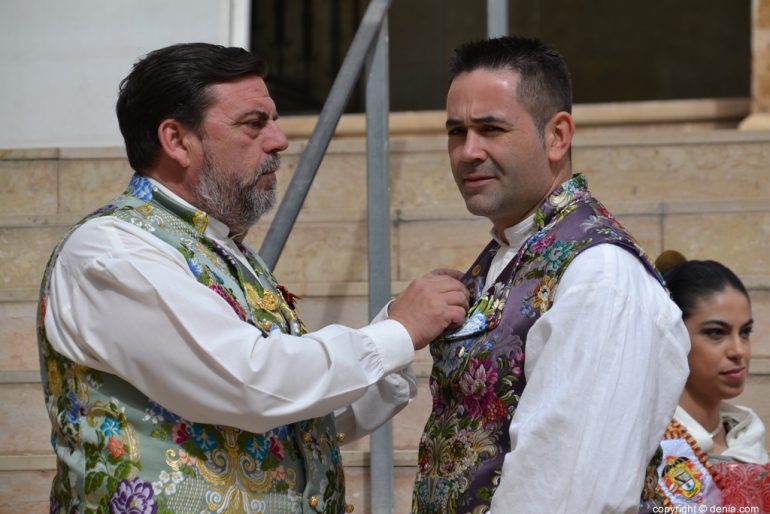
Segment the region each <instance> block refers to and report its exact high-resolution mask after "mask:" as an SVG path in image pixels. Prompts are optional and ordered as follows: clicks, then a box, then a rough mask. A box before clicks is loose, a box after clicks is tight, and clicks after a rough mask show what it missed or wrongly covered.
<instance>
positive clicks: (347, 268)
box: [256, 221, 367, 283]
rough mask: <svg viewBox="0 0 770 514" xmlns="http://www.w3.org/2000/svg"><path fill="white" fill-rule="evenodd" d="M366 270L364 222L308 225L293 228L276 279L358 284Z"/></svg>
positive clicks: (309, 223)
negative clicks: (351, 282)
mask: <svg viewBox="0 0 770 514" xmlns="http://www.w3.org/2000/svg"><path fill="white" fill-rule="evenodd" d="M256 248H259V246H258V245H256ZM366 270H367V262H366V224H365V223H364V222H356V223H353V224H351V223H346V222H344V221H340V222H319V223H313V222H308V223H297V224H296V225H295V226H294V229H293V231H292V234H291V237H290V238H289V241H288V242H287V244H286V247H285V248H284V251H283V254H282V255H281V258H280V260H279V262H278V265H277V266H276V276H278V277H279V278H280V280H281V282H286V283H288V282H320V281H323V282H327V281H328V282H349V281H353V282H360V281H365V280H366V276H367V275H366V273H367V271H366Z"/></svg>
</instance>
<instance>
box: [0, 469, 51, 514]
mask: <svg viewBox="0 0 770 514" xmlns="http://www.w3.org/2000/svg"><path fill="white" fill-rule="evenodd" d="M53 476H54V471H53V470H46V471H0V514H47V513H48V512H50V509H49V504H48V497H49V495H50V491H51V481H52V480H53Z"/></svg>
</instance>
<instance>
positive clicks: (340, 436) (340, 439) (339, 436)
mask: <svg viewBox="0 0 770 514" xmlns="http://www.w3.org/2000/svg"><path fill="white" fill-rule="evenodd" d="M337 442H338V443H340V444H342V443H344V442H345V434H343V433H342V432H340V433H339V434H337Z"/></svg>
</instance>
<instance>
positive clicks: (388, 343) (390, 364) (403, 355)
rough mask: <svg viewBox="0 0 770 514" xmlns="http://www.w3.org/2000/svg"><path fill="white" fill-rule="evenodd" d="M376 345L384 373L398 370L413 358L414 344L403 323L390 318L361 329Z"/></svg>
mask: <svg viewBox="0 0 770 514" xmlns="http://www.w3.org/2000/svg"><path fill="white" fill-rule="evenodd" d="M361 332H363V333H364V334H366V335H367V336H368V337H369V338H370V339H371V340H372V342H373V343H374V346H376V347H377V351H378V353H379V354H380V357H381V358H382V367H383V368H384V370H385V373H391V372H393V371H399V370H402V369H404V368H406V367H407V366H409V365H410V364H411V363H412V361H413V360H414V344H413V343H412V338H411V337H410V336H409V332H407V330H406V328H404V325H402V324H401V323H399V322H398V321H395V320H392V319H386V320H384V321H378V322H376V323H372V324H371V325H367V326H365V327H364V328H362V329H361Z"/></svg>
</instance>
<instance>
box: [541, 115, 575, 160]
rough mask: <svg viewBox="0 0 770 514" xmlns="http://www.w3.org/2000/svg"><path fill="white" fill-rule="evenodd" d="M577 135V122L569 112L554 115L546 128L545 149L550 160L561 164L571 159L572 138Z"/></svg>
mask: <svg viewBox="0 0 770 514" xmlns="http://www.w3.org/2000/svg"><path fill="white" fill-rule="evenodd" d="M574 134H575V122H574V121H573V120H572V116H570V114H569V113H568V112H565V111H559V112H557V113H556V114H554V116H553V118H551V121H549V122H548V125H547V126H546V128H545V147H546V150H547V151H548V160H550V161H551V162H559V161H561V160H562V159H564V158H565V157H569V150H570V147H571V146H572V136H573V135H574Z"/></svg>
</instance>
